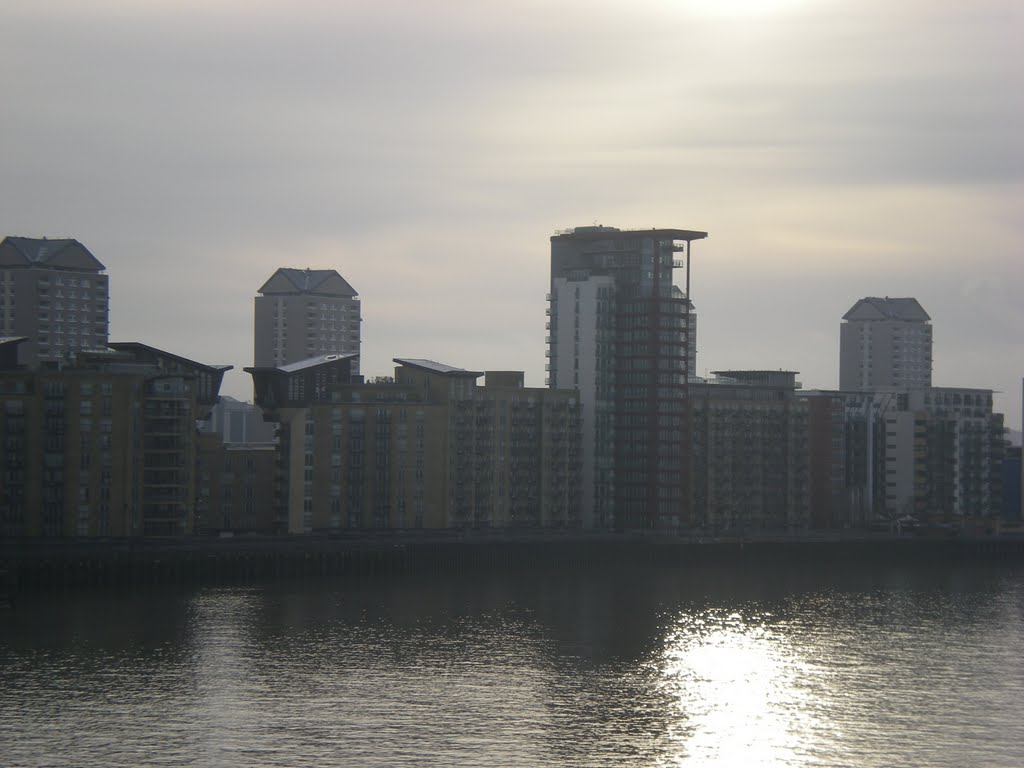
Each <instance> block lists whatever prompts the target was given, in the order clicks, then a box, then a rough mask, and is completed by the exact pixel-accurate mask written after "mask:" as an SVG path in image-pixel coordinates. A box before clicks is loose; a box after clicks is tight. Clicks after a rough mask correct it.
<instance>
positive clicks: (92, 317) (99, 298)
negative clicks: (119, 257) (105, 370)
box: [0, 237, 109, 365]
mask: <svg viewBox="0 0 1024 768" xmlns="http://www.w3.org/2000/svg"><path fill="white" fill-rule="evenodd" d="M105 269H106V268H105V267H104V266H103V264H101V263H100V262H99V260H98V259H97V258H96V257H95V256H93V255H92V254H91V253H90V252H89V250H88V249H87V248H86V247H85V246H84V245H82V244H81V243H80V242H78V241H77V240H70V239H61V240H49V239H47V238H45V237H44V238H30V237H5V238H4V239H3V240H2V241H0V337H4V336H25V337H26V338H27V340H26V341H25V342H24V343H23V344H21V345H20V348H19V350H18V354H19V359H20V360H21V362H22V363H23V364H26V365H34V364H35V363H37V362H40V361H63V362H66V361H68V360H69V359H70V358H71V357H72V356H73V355H74V354H76V353H77V352H78V351H79V350H83V349H104V348H106V346H107V338H108V336H107V334H108V327H109V326H108V317H107V316H108V310H109V292H108V281H107V276H106V275H105V274H104V270H105Z"/></svg>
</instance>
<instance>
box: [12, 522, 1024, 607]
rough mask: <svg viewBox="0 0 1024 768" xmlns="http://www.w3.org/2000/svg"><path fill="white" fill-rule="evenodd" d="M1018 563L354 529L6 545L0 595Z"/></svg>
mask: <svg viewBox="0 0 1024 768" xmlns="http://www.w3.org/2000/svg"><path fill="white" fill-rule="evenodd" d="M959 560H995V561H1012V560H1018V561H1020V562H1024V537H978V538H968V537H957V538H942V539H932V538H921V537H879V536H848V537H833V538H816V539H807V538H801V539H797V538H769V539H697V538H682V537H673V536H650V535H648V536H642V535H629V534H604V535H602V534H595V535H591V536H587V535H532V536H531V535H493V534H490V535H479V534H461V533H456V534H453V535H443V536H422V537H421V536H410V537H403V536H394V535H391V536H388V535H382V536H373V535H369V536H360V537H344V538H332V537H281V538H248V537H236V538H228V539H198V538H197V539H187V540H175V541H159V540H154V541H149V540H147V541H139V540H131V541H129V540H123V541H104V542H96V541H67V540H54V541H44V540H38V539H32V540H20V541H19V540H5V541H3V542H0V600H3V599H8V600H10V599H13V598H14V596H16V595H18V594H22V593H28V592H33V591H39V590H43V591H53V590H72V589H104V588H136V587H155V586H176V585H227V584H255V583H266V582H274V581H283V580H289V579H325V578H329V579H333V580H342V581H351V582H360V581H366V580H381V579H386V578H391V577H396V576H413V577H415V576H416V575H419V574H423V575H426V574H431V573H446V572H455V573H467V574H472V573H479V572H485V571H500V570H512V569H517V568H528V569H563V570H568V569H584V568H594V567H642V566H644V565H652V566H667V565H680V566H686V565H689V564H694V565H696V564H716V563H725V564H728V563H744V564H762V563H763V564H765V565H768V564H771V563H822V564H828V563H835V562H857V561H859V562H864V563H872V562H876V563H899V562H904V561H905V562H921V561H933V562H943V561H950V562H953V561H959Z"/></svg>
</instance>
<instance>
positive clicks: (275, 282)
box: [258, 267, 359, 298]
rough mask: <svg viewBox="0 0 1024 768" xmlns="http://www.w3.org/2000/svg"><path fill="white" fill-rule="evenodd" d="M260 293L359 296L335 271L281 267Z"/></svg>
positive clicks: (339, 296)
mask: <svg viewBox="0 0 1024 768" xmlns="http://www.w3.org/2000/svg"><path fill="white" fill-rule="evenodd" d="M258 293H261V294H264V295H268V294H296V293H311V294H317V295H320V296H333V297H336V298H352V297H355V296H358V295H359V294H357V293H356V289H355V288H353V287H352V286H351V285H350V284H349V282H348V281H347V280H346V279H345V278H343V277H342V276H341V275H339V274H338V271H337V270H335V269H293V268H291V267H281V268H279V269H278V270H277V271H276V272H275V273H274V274H273V275H271V276H270V279H269V280H267V282H265V283H264V284H263V286H262V287H261V288H260V289H259V291H258Z"/></svg>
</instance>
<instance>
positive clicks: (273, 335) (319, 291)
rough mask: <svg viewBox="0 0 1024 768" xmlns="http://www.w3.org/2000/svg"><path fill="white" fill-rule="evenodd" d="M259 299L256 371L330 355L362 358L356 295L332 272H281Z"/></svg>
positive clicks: (266, 283)
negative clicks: (359, 355) (360, 356)
mask: <svg viewBox="0 0 1024 768" xmlns="http://www.w3.org/2000/svg"><path fill="white" fill-rule="evenodd" d="M258 293H259V295H258V296H257V297H256V299H255V318H254V329H253V330H254V333H253V337H254V354H253V365H254V367H257V368H269V367H273V366H280V365H288V364H289V363H295V362H298V361H300V360H306V359H309V358H312V357H318V356H322V355H328V354H344V355H357V357H355V358H354V360H353V365H354V366H355V370H356V372H357V373H358V365H359V358H358V353H359V345H360V340H361V331H360V328H361V323H362V317H361V315H360V303H359V297H358V295H357V294H356V291H355V289H354V288H353V287H352V286H351V285H349V283H348V281H346V280H345V278H343V277H342V276H341V275H339V274H338V273H337V272H336V271H335V270H333V269H290V268H285V267H282V268H281V269H278V270H277V271H276V272H275V273H274V274H273V275H271V276H270V279H269V280H267V282H265V283H264V284H263V286H262V287H261V288H260V289H259V291H258Z"/></svg>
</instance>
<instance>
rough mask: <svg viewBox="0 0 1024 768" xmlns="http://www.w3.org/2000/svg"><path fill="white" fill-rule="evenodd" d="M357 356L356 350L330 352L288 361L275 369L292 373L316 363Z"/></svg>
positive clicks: (312, 366)
mask: <svg viewBox="0 0 1024 768" xmlns="http://www.w3.org/2000/svg"><path fill="white" fill-rule="evenodd" d="M354 357H359V353H357V352H349V353H347V354H337V353H332V354H330V355H319V356H317V357H307V358H306V359H305V360H296V361H295V362H294V363H288V365H279V366H278V367H277V370H279V371H284V372H285V373H293V372H294V371H301V370H303V369H305V368H315V367H316V366H318V365H323V364H324V363H332V362H334V361H335V360H345V359H349V358H354Z"/></svg>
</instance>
